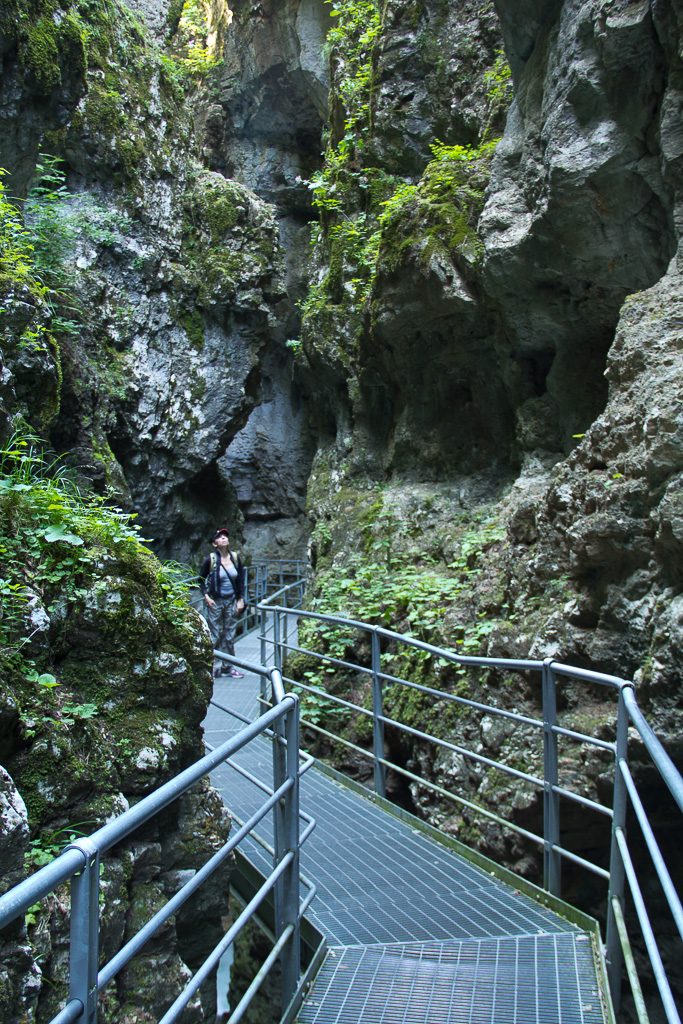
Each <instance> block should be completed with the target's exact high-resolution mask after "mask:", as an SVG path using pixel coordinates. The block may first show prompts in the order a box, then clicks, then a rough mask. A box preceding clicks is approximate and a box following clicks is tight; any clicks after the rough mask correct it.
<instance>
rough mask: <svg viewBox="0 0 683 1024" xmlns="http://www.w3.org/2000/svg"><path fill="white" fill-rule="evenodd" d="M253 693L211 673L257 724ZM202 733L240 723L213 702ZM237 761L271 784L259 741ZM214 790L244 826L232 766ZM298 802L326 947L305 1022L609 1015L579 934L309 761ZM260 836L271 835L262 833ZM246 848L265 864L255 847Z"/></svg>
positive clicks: (248, 653)
mask: <svg viewBox="0 0 683 1024" xmlns="http://www.w3.org/2000/svg"><path fill="white" fill-rule="evenodd" d="M237 655H238V657H239V658H241V659H244V660H245V661H252V662H256V663H258V662H260V651H259V646H258V641H257V639H256V636H255V634H250V635H248V636H247V637H245V638H243V639H242V640H241V641H239V642H238V645H237ZM258 690H259V683H258V677H257V676H254V675H250V674H247V675H246V676H245V678H244V679H243V680H233V679H228V678H225V677H222V678H220V679H219V680H217V681H216V687H215V691H214V699H215V700H217V701H218V702H219V703H221V704H224V705H225V706H226V707H230V708H233V709H235V710H237V711H239V712H240V713H241V714H244V715H247V716H249V717H254V716H255V715H256V714H257V709H258V702H257V696H258ZM204 725H205V730H206V740H207V742H208V743H210V744H211V745H212V746H217V745H218V744H219V743H221V742H222V741H223V740H225V739H227V738H228V736H229V735H230V734H231V733H234V732H235V731H237V730H238V729H239V728H240V727H241V723H240V722H239V721H238V720H236V719H231V718H230V716H228V715H227V714H225V713H224V712H222V711H219V710H217V709H216V708H214V707H211V708H210V709H209V712H208V714H207V718H206V721H205V723H204ZM236 760H237V761H238V762H239V763H240V764H241V765H243V767H245V768H247V769H248V770H249V771H250V772H251V773H252V774H254V775H256V776H257V777H259V778H261V779H263V781H264V782H267V783H268V784H269V785H272V768H271V763H272V762H271V756H270V745H269V743H268V742H267V741H266V740H263V741H259V743H255V744H251V745H250V746H249V748H247V749H246V750H244V751H242V752H241V753H240V754H239V755H238V757H237V758H236ZM212 782H213V783H214V785H215V786H216V787H217V788H218V789H219V791H220V792H221V793H222V795H223V797H224V799H225V802H226V804H227V806H228V807H229V808H230V810H231V811H233V812H234V813H235V814H236V815H237V816H239V817H240V818H242V819H245V818H247V817H248V816H249V815H250V814H251V813H253V811H255V810H256V808H257V807H258V806H259V804H260V802H261V799H262V794H261V793H260V792H259V791H258V790H257V789H256V787H254V786H253V785H252V784H250V783H248V782H246V781H245V780H244V779H243V778H242V777H240V776H239V775H238V774H237V773H236V772H235V771H234V770H233V769H231V768H229V767H222V768H221V769H220V770H219V771H217V772H216V773H214V774H213V775H212ZM301 807H302V810H304V811H307V812H308V813H309V814H311V815H313V816H314V817H315V818H316V821H317V828H316V830H315V831H314V832H313V834H312V835H311V837H310V838H309V840H308V841H307V843H306V844H305V846H304V848H303V850H302V855H301V870H302V873H303V874H304V875H307V876H309V877H310V878H312V879H313V880H314V881H315V883H316V885H317V887H318V893H317V895H316V897H315V899H314V900H313V903H312V904H311V907H310V908H309V910H308V912H307V917H308V919H309V920H310V921H311V922H312V923H313V924H314V925H315V926H316V927H317V928H318V929H319V931H321V932H322V933H323V934H324V935H325V936H326V938H327V943H328V946H329V947H331V948H330V951H329V953H328V955H327V958H326V961H325V963H324V965H323V967H322V969H321V971H320V973H319V975H318V978H317V980H316V982H315V985H314V986H313V989H312V991H311V993H310V994H309V996H308V998H307V1000H306V1003H305V1005H304V1007H303V1009H302V1011H301V1013H300V1016H299V1020H300V1021H301V1022H302V1024H327V1022H330V1024H331V1022H335V1024H347V1022H348V1024H356V1022H358V1021H363V1022H383V1024H390V1022H391V1024H416V1022H418V1021H419V1022H424V1024H438V1022H441V1021H443V1022H446V1021H448V1022H482V1024H483V1022H486V1024H505V1022H511V1024H531V1022H540V1024H558V1022H560V1021H561V1022H562V1024H574V1022H576V1024H601V1022H603V1021H604V1020H605V1019H606V1018H605V1016H604V1014H603V1007H602V1002H601V999H600V995H599V989H598V983H597V976H596V970H595V965H594V955H593V949H592V945H591V941H590V937H589V936H588V935H587V934H586V932H584V931H582V930H581V929H580V928H578V927H576V926H575V925H573V924H570V923H569V922H568V921H566V920H564V919H563V918H562V917H560V916H559V915H558V914H556V913H554V912H552V911H551V910H549V909H547V908H546V907H544V906H542V905H541V904H540V903H538V902H536V901H535V900H533V899H531V898H530V897H528V896H526V895H524V894H522V893H520V892H519V891H517V890H516V889H514V888H513V887H512V886H510V885H509V884H507V883H506V882H504V881H502V880H500V879H499V878H497V877H495V876H493V875H492V874H491V873H489V872H487V871H485V870H482V868H480V867H477V866H475V865H474V864H473V863H470V861H468V860H466V859H465V858H464V857H461V856H460V855H459V854H458V853H456V852H454V851H453V850H451V849H449V848H448V847H447V846H446V845H443V844H442V843H439V842H437V841H435V840H434V839H433V838H431V837H430V836H429V835H426V834H425V833H424V832H423V831H421V830H420V829H419V828H417V827H416V826H415V825H413V824H411V823H410V822H407V821H404V820H401V818H399V817H396V816H394V815H393V814H391V813H388V812H387V811H386V810H384V809H383V808H382V807H381V806H379V805H378V804H377V803H375V802H374V801H373V800H372V798H370V797H366V796H363V795H361V794H360V793H359V792H357V789H355V788H352V787H350V786H347V785H344V784H342V783H341V782H340V781H338V780H337V779H336V778H333V777H330V776H329V775H328V774H326V773H325V772H324V771H322V770H321V769H320V768H318V767H317V766H316V767H314V768H313V769H312V770H310V771H309V772H307V773H306V775H304V776H303V778H302V780H301ZM262 834H263V836H264V838H266V839H267V840H268V841H269V842H270V841H272V836H271V835H270V834H269V831H268V829H267V828H264V830H263V833H262ZM244 852H245V854H246V855H247V857H248V858H249V860H250V861H251V862H252V863H253V864H254V865H255V866H256V867H257V868H260V869H261V870H262V871H263V869H264V868H265V867H266V866H267V864H268V854H267V853H266V852H265V851H264V850H263V849H262V848H261V847H260V846H258V845H257V844H256V843H254V842H253V841H252V842H251V844H250V845H249V846H248V847H246V848H245V851H244ZM304 893H305V889H304V888H303V887H302V895H303V894H304Z"/></svg>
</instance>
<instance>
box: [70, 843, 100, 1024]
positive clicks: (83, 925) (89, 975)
mask: <svg viewBox="0 0 683 1024" xmlns="http://www.w3.org/2000/svg"><path fill="white" fill-rule="evenodd" d="M74 848H75V849H78V850H80V852H81V853H82V854H83V857H84V864H83V870H82V871H81V872H80V874H78V875H75V876H74V877H73V878H72V880H71V921H70V939H69V1000H73V999H78V1000H79V1002H80V1003H81V1004H82V1006H83V1013H82V1015H81V1017H80V1018H79V1020H80V1021H81V1022H82V1024H96V1022H97V967H98V959H99V933H100V928H99V924H100V903H99V879H100V853H99V850H98V848H97V847H96V846H95V844H94V843H93V842H91V841H90V840H89V839H88V838H81V839H78V840H77V841H76V842H74V843H72V844H71V845H70V846H68V847H67V849H74ZM65 852H66V851H65Z"/></svg>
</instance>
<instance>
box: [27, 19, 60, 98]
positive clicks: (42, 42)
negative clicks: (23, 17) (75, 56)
mask: <svg viewBox="0 0 683 1024" xmlns="http://www.w3.org/2000/svg"><path fill="white" fill-rule="evenodd" d="M23 63H24V65H25V67H26V68H27V69H28V70H29V72H30V73H31V74H32V76H33V78H34V79H35V81H36V82H37V83H38V85H39V87H40V88H41V90H42V91H43V92H45V93H48V92H51V91H52V90H53V89H54V88H55V87H56V86H58V85H59V84H60V82H61V80H62V72H61V68H60V66H59V49H58V47H57V31H56V26H55V23H54V21H53V19H52V18H50V17H43V18H39V19H38V21H37V22H35V24H33V25H31V26H30V28H29V30H28V39H27V42H26V46H25V48H24V52H23Z"/></svg>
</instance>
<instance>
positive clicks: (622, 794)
mask: <svg viewBox="0 0 683 1024" xmlns="http://www.w3.org/2000/svg"><path fill="white" fill-rule="evenodd" d="M303 587H304V581H303V579H301V580H297V581H295V582H293V583H291V584H289V585H286V586H284V587H282V588H281V589H280V590H279V591H277V592H276V593H274V594H273V595H271V596H270V597H268V598H266V599H264V601H262V602H261V604H260V613H261V651H262V655H261V656H262V661H264V662H266V661H267V660H268V658H267V656H266V652H267V650H268V649H269V648H270V649H272V661H273V662H274V663H275V665H276V666H277V668H278V669H279V670H280V671H282V672H283V673H284V670H285V669H286V665H287V658H288V657H291V656H292V655H304V656H305V657H306V658H310V659H317V661H318V662H319V663H320V664H321V665H322V666H325V667H327V668H329V669H335V670H339V669H342V670H344V671H347V672H352V673H359V674H362V675H365V676H366V677H368V679H369V681H370V685H371V689H372V708H371V709H370V708H367V707H362V706H360V705H358V704H356V703H354V702H353V701H351V700H347V699H346V698H345V697H341V696H337V695H334V694H331V693H329V692H327V691H326V690H325V689H323V688H321V687H320V686H315V685H310V684H308V683H306V682H304V681H303V680H302V679H300V678H293V677H290V676H287V675H286V674H283V680H284V682H285V684H286V685H287V686H288V687H293V688H295V689H296V690H297V691H298V692H300V693H301V694H303V695H304V710H303V711H302V726H305V727H306V728H307V729H310V730H312V731H313V732H315V733H317V734H320V735H322V736H324V737H325V738H326V739H329V740H332V741H335V742H338V743H341V744H342V745H344V746H345V747H350V748H352V749H353V750H354V751H356V752H357V753H358V754H360V755H362V756H363V757H366V758H369V759H370V760H371V761H372V763H373V766H374V769H373V770H374V789H375V792H376V793H377V794H378V795H380V796H381V797H385V796H386V773H387V771H388V770H391V771H393V772H396V773H398V774H399V775H400V776H403V777H404V778H406V779H407V780H408V781H409V782H410V783H411V784H413V785H416V786H422V787H425V788H426V789H428V790H429V791H431V792H432V793H434V794H435V795H437V796H439V797H442V798H445V799H447V800H450V801H453V802H455V803H456V804H459V805H460V806H463V807H465V808H467V809H468V810H469V811H470V812H472V813H474V814H476V815H481V816H483V817H485V818H486V819H488V820H489V821H493V822H495V823H496V824H498V825H499V826H500V827H501V828H504V829H508V830H512V831H513V832H514V833H516V834H517V835H519V836H521V837H522V838H524V839H526V840H529V841H530V842H532V843H534V844H536V845H537V846H538V847H540V848H541V849H542V851H543V886H544V888H545V889H546V890H547V891H548V892H550V893H552V894H553V895H556V896H561V886H562V878H561V864H562V861H563V860H567V861H570V862H572V863H573V864H576V865H578V866H579V867H580V868H583V869H586V870H587V871H589V872H591V873H592V874H594V875H596V876H597V877H599V878H600V879H602V881H603V882H604V883H605V884H606V885H607V890H608V891H607V904H606V906H607V912H606V921H605V922H603V923H604V926H605V957H606V963H607V974H608V980H609V986H610V991H611V995H612V999H613V1002H614V1005H615V1006H616V1007H618V1006H619V1003H620V994H621V985H622V975H623V972H624V968H625V970H626V977H627V980H628V982H629V986H630V989H631V992H632V995H633V1000H634V1005H635V1008H636V1011H637V1015H638V1019H639V1021H640V1022H641V1024H645V1022H647V1021H648V1020H649V1018H648V1013H647V1008H646V1003H645V999H644V997H643V993H642V989H641V983H640V979H639V977H638V972H637V970H636V964H635V957H634V953H633V949H632V946H631V936H630V932H629V928H628V927H627V923H626V913H625V904H626V894H627V891H628V893H629V895H630V897H631V900H632V905H633V907H634V909H635V915H636V918H637V921H638V924H639V926H640V930H641V933H642V939H643V941H644V944H645V948H646V951H647V955H648V958H649V961H650V964H651V967H652V973H653V976H654V980H655V982H656V986H657V990H658V992H659V996H660V999H661V1003H662V1006H663V1009H664V1013H665V1017H666V1020H667V1021H668V1022H669V1024H680V1016H679V1013H678V1010H677V1008H676V1004H675V1001H674V997H673V994H672V992H671V986H670V982H669V978H668V976H667V971H666V969H665V967H664V965H663V963H662V958H661V954H660V950H659V948H658V944H657V940H656V938H655V935H654V929H653V926H652V922H651V920H650V917H649V915H648V911H647V908H646V906H645V898H644V896H643V888H644V887H641V885H640V882H639V878H638V872H637V871H636V868H635V867H634V862H633V845H632V844H631V845H629V841H628V839H627V832H626V819H627V813H628V814H630V813H632V814H633V816H634V818H635V821H637V823H638V826H639V829H640V832H641V835H642V838H643V840H644V844H645V847H646V848H647V851H648V853H649V855H650V860H651V864H652V867H653V868H654V874H655V875H656V877H657V879H658V881H659V884H660V887H661V892H662V893H663V895H664V898H665V902H666V904H667V905H668V908H669V910H670V913H671V916H672V918H673V921H674V923H675V927H676V930H677V932H678V935H679V938H680V939H681V940H683V910H682V908H681V900H680V897H679V895H678V893H677V891H676V888H675V886H674V883H673V881H672V879H671V875H670V872H669V869H668V867H667V865H666V863H665V859H664V856H663V855H662V852H661V849H660V846H659V844H658V842H657V839H656V838H655V835H654V831H653V829H652V826H651V825H650V822H649V821H648V817H647V813H646V811H645V808H644V806H643V802H642V799H641V797H640V796H639V794H638V790H637V788H636V783H635V781H634V777H633V774H632V772H631V770H630V768H629V730H635V732H636V733H637V737H638V740H639V743H640V745H641V750H642V749H644V750H645V751H646V752H647V754H648V755H649V758H650V760H651V763H652V765H654V767H655V768H656V769H657V772H658V773H659V776H660V778H661V780H662V781H663V783H664V784H665V785H666V787H667V788H668V790H669V791H670V793H671V795H672V797H673V800H674V802H675V804H676V805H677V807H678V809H679V810H681V811H683V779H682V778H681V775H680V774H679V772H678V770H677V769H676V767H675V765H674V764H673V762H672V761H671V759H670V757H669V756H668V754H667V753H666V751H665V750H664V748H663V746H662V744H661V743H660V741H659V740H658V739H657V737H656V736H655V734H654V732H653V731H652V729H651V728H650V726H649V725H648V724H647V722H646V721H645V718H644V717H643V715H642V713H641V711H640V710H639V708H638V704H637V701H636V696H635V690H634V686H633V683H632V682H630V681H629V680H626V679H620V678H618V677H615V676H610V675H605V674H603V673H600V672H593V671H590V670H587V669H579V668H574V667H573V666H570V665H564V664H561V663H558V662H555V661H553V659H551V658H548V659H545V660H544V661H540V660H533V659H528V660H525V659H506V658H482V657H472V656H469V655H460V654H457V653H454V652H453V651H449V650H445V649H443V648H440V647H435V646H433V645H431V644H428V643H425V642H423V641H420V640H417V639H414V638H412V637H410V636H407V635H405V634H400V633H396V632H393V631H392V630H389V629H385V628H383V627H381V626H374V625H370V624H368V623H364V622H358V621H356V620H353V619H349V618H344V617H341V616H335V615H325V614H322V613H318V612H312V611H307V610H303V609H302V608H301V607H300V606H301V604H302V597H303ZM301 623H307V624H308V626H307V630H304V632H305V635H306V637H307V646H303V645H302V644H301V643H300V642H299V639H298V626H299V625H300V624H301ZM334 629H336V630H340V629H341V630H344V631H347V632H348V635H349V637H350V636H353V637H355V639H356V641H357V640H358V638H362V639H364V640H365V641H366V644H365V646H366V648H367V646H368V644H367V641H369V658H368V659H367V661H368V662H369V663H368V664H359V663H358V662H355V661H352V660H348V659H347V655H346V651H347V650H349V649H353V648H354V646H357V644H354V643H353V642H348V643H347V644H346V645H343V644H342V646H345V650H344V652H343V654H344V656H343V657H340V656H336V655H333V654H331V653H326V650H325V642H324V641H325V639H326V636H327V639H329V635H330V631H331V630H334ZM316 631H317V633H318V637H319V640H320V641H321V642H320V644H319V645H318V649H314V648H313V646H312V641H309V640H308V637H309V636H312V635H313V634H314V633H315V632H316ZM406 648H410V649H412V650H414V651H419V652H423V654H424V655H428V656H431V657H432V658H433V659H434V663H435V664H436V663H437V661H440V662H441V664H442V665H443V664H445V665H457V666H469V667H472V668H480V669H483V670H486V671H489V672H490V671H491V670H498V671H501V672H505V673H510V672H515V673H522V674H523V675H524V677H525V678H526V679H529V677H532V678H533V677H536V678H537V679H538V681H539V688H538V696H539V698H540V701H541V705H542V717H534V716H533V715H523V714H520V713H518V712H517V711H514V710H510V709H509V708H500V707H496V706H494V705H491V704H486V703H483V702H480V701H477V700H474V699H471V698H470V697H465V696H463V695H462V694H456V693H451V692H448V691H447V690H443V689H438V688H437V687H433V686H426V685H423V684H422V683H417V682H414V681H411V680H409V679H405V678H401V677H400V676H397V675H394V674H392V673H391V672H389V671H386V670H385V666H386V663H387V662H388V660H389V658H390V657H392V656H393V654H394V653H395V652H396V651H397V650H400V649H406ZM338 654H339V651H337V655H338ZM562 683H573V684H579V685H588V684H593V685H597V686H599V687H600V688H601V689H602V691H603V692H610V693H612V694H613V695H614V697H615V698H616V702H615V703H616V706H615V719H614V725H613V733H614V737H615V738H614V740H610V739H603V738H601V737H598V736H589V735H586V734H584V733H582V732H579V731H577V730H576V729H572V728H566V727H564V726H562V725H561V723H560V721H559V719H558V711H557V690H558V687H559V686H560V685H561V684H562ZM389 687H402V688H408V689H410V690H412V691H414V692H417V693H421V694H424V695H426V696H428V697H430V698H432V699H433V700H434V701H439V702H445V703H446V704H448V703H451V704H453V705H457V706H458V707H460V708H463V709H467V710H468V711H469V712H473V713H480V714H483V715H487V716H495V717H498V718H501V719H505V720H507V721H510V722H513V723H515V727H516V728H519V727H523V728H525V729H528V730H531V731H534V732H536V733H537V734H538V735H539V737H540V738H541V745H542V765H543V770H542V772H541V771H540V769H539V771H538V772H537V773H535V774H534V773H532V772H530V771H527V770H524V768H520V767H514V766H512V765H509V764H505V763H504V762H502V761H498V760H496V759H495V757H488V756H486V755H485V754H483V753H482V752H481V751H478V750H472V749H469V748H468V747H466V746H464V745H463V744H462V743H455V742H451V741H450V740H449V739H447V738H445V737H443V736H441V737H438V736H435V735H432V734H430V733H428V732H425V731H424V730H422V729H418V728H416V727H414V726H411V725H408V724H406V723H405V722H401V721H398V720H397V719H396V718H392V717H388V716H387V715H386V714H385V711H384V704H385V696H386V691H387V689H388V688H389ZM307 694H310V695H312V696H313V697H314V699H315V700H316V701H325V702H327V703H328V704H330V705H331V706H332V707H336V708H341V709H345V710H346V711H347V712H352V713H354V714H357V715H362V716H365V717H366V718H369V719H371V720H372V737H373V745H372V750H368V749H366V748H365V747H363V746H360V745H358V744H357V743H353V742H352V741H351V740H349V739H348V737H344V736H340V735H339V734H338V733H334V732H332V731H330V730H329V729H326V728H324V727H323V726H322V725H320V724H319V723H318V722H311V721H307V720H306V718H305V695H307ZM264 697H265V694H264ZM268 703H269V702H267V701H265V700H264V702H263V706H264V707H265V706H268ZM387 729H392V730H397V731H399V732H401V733H403V734H406V735H409V736H411V737H413V738H414V739H415V740H417V741H418V742H420V743H431V744H434V745H436V746H437V747H438V748H440V749H441V750H445V751H449V752H451V753H453V754H457V755H459V756H460V757H462V758H464V759H466V760H467V761H470V762H473V763H475V764H477V765H479V766H481V767H482V768H484V769H495V770H496V771H500V772H503V773H504V774H506V775H508V776H510V777H512V778H513V779H515V780H518V781H519V782H523V783H526V784H528V785H529V786H531V787H533V788H534V789H535V790H537V791H538V792H539V793H540V794H541V798H542V805H543V833H542V834H537V833H535V832H533V831H532V830H531V829H528V828H524V827H522V826H520V825H518V824H517V823H516V822H512V821H509V820H507V819H505V818H502V817H501V816H500V815H499V814H497V813H496V812H495V811H493V810H491V808H490V807H484V806H482V805H481V804H477V803H475V802H474V801H473V800H471V799H468V797H467V796H465V795H463V794H462V793H455V792H453V791H451V790H447V789H446V788H444V787H443V786H441V785H439V784H437V783H436V782H434V781H431V780H427V779H424V778H422V777H420V776H419V775H417V774H415V773H414V772H411V771H409V770H408V769H407V768H406V767H404V766H403V765H399V764H396V763H395V762H392V761H390V760H388V758H387V755H386V737H385V731H386V730H387ZM560 741H563V742H564V741H570V742H571V743H579V744H582V745H586V746H588V747H590V748H592V749H594V750H597V751H601V752H603V755H602V756H607V757H608V758H609V760H610V762H611V765H612V775H613V799H612V805H611V806H609V805H607V804H603V803H601V802H600V801H598V800H593V799H590V798H589V797H587V796H586V795H585V794H584V793H581V792H578V791H576V789H572V788H570V787H569V785H563V784H562V782H561V779H560V757H559V752H558V746H559V743H560ZM540 761H541V758H539V762H540ZM561 801H570V802H573V803H574V804H576V805H578V806H579V807H580V808H583V809H585V810H586V811H587V812H592V813H595V814H597V815H600V816H601V817H602V818H604V819H605V820H606V821H607V822H608V823H609V825H610V828H611V847H610V855H609V864H608V867H607V868H605V867H602V866H601V865H600V864H595V863H593V862H592V861H590V860H588V859H587V858H585V857H583V856H580V855H578V854H576V853H574V852H572V851H571V850H569V849H567V848H565V847H564V846H563V845H562V842H561V806H562V805H561ZM649 881H650V877H649V876H648V887H647V888H648V890H649V888H650V886H649ZM681 955H683V948H681Z"/></svg>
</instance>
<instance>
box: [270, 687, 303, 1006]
mask: <svg viewBox="0 0 683 1024" xmlns="http://www.w3.org/2000/svg"><path fill="white" fill-rule="evenodd" d="M286 699H287V700H291V702H292V704H291V707H290V710H289V711H288V712H287V716H286V718H285V722H284V729H283V723H282V720H280V721H279V722H278V723H277V725H276V727H275V729H274V735H273V785H274V787H275V788H276V789H277V788H279V787H280V786H282V785H283V784H284V783H285V782H286V781H287V780H290V781H291V786H290V788H289V789H288V790H287V792H286V793H285V794H284V796H283V797H281V798H280V800H279V801H278V802H277V804H276V805H275V807H274V808H273V811H274V850H275V855H274V858H273V868H276V867H277V866H278V864H279V863H280V861H281V860H282V858H283V857H284V856H286V855H287V854H288V853H291V854H292V859H291V861H290V863H289V865H288V867H287V868H286V869H285V870H284V871H283V873H282V875H281V876H280V878H279V879H278V881H277V882H276V885H275V937H276V939H279V938H280V937H281V936H282V934H283V932H284V931H285V929H287V928H291V929H292V934H291V936H290V938H289V940H288V941H287V943H286V945H285V946H284V948H283V950H282V955H281V959H280V962H281V966H282V1013H283V1015H284V1013H285V1010H286V1009H287V1007H288V1006H289V1004H290V1003H291V1001H292V999H293V998H294V995H295V993H296V989H297V985H298V982H299V974H300V971H301V949H300V927H299V701H298V699H297V698H296V697H292V696H291V695H288V697H287V698H286ZM284 738H286V741H287V742H286V744H285V743H284V742H283V739H284Z"/></svg>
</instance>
